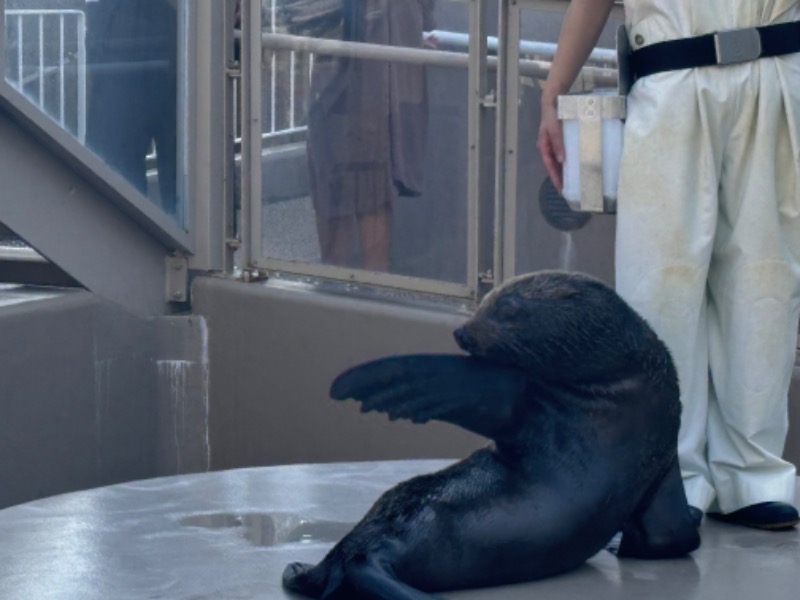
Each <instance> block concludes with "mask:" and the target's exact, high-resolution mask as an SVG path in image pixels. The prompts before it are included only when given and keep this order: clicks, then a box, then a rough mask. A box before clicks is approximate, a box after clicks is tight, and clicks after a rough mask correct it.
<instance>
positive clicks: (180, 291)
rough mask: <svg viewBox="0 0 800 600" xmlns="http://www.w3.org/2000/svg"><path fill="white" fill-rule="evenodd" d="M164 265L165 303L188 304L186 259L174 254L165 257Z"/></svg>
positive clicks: (187, 266) (187, 265)
mask: <svg viewBox="0 0 800 600" xmlns="http://www.w3.org/2000/svg"><path fill="white" fill-rule="evenodd" d="M165 264H166V277H165V278H164V279H165V282H166V294H167V302H188V300H189V263H188V262H187V260H186V257H185V256H183V255H182V254H179V253H176V254H173V255H171V256H167V257H166V261H165Z"/></svg>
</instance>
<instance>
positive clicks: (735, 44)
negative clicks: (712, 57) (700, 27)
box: [714, 27, 761, 65]
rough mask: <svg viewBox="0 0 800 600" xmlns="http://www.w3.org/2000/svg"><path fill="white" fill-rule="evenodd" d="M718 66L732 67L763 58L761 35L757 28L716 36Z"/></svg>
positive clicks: (721, 32) (715, 46)
mask: <svg viewBox="0 0 800 600" xmlns="http://www.w3.org/2000/svg"><path fill="white" fill-rule="evenodd" d="M714 49H715V50H716V52H717V64H718V65H732V64H736V63H742V62H749V61H751V60H756V59H758V58H761V34H760V33H759V32H758V29H756V28H755V27H750V28H748V29H729V30H728V31H718V32H717V33H715V34H714Z"/></svg>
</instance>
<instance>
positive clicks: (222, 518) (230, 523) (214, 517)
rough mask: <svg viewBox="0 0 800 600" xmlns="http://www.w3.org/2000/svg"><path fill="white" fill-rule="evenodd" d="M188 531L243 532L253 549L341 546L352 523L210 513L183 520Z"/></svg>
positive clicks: (252, 514)
mask: <svg viewBox="0 0 800 600" xmlns="http://www.w3.org/2000/svg"><path fill="white" fill-rule="evenodd" d="M179 522H180V524H181V525H184V526H185V527H200V528H203V529H241V535H242V536H243V537H244V538H245V539H246V540H247V541H248V542H250V543H251V544H253V545H254V546H259V547H267V546H278V545H281V544H296V543H301V544H313V543H319V542H338V541H339V540H340V539H342V538H343V537H344V536H345V534H347V533H348V532H349V531H350V530H351V529H352V528H353V526H354V524H353V523H342V522H339V521H323V520H316V519H306V518H303V517H300V516H299V515H294V514H287V513H272V514H259V513H245V514H235V513H211V514H204V515H189V516H187V517H184V518H182V519H181V520H180V521H179Z"/></svg>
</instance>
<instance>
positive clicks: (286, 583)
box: [283, 561, 342, 598]
mask: <svg viewBox="0 0 800 600" xmlns="http://www.w3.org/2000/svg"><path fill="white" fill-rule="evenodd" d="M341 581H342V575H341V570H339V571H338V572H337V573H335V574H334V576H333V577H331V575H330V570H329V565H328V563H327V561H323V562H322V563H320V564H318V565H316V566H315V565H309V564H306V563H299V562H294V563H291V564H288V565H286V568H285V569H284V570H283V587H285V588H286V589H287V590H292V591H293V592H297V593H299V594H303V595H304V596H308V597H309V598H325V597H326V596H328V595H329V593H330V592H331V591H332V590H335V589H336V588H338V587H339V585H340V584H341Z"/></svg>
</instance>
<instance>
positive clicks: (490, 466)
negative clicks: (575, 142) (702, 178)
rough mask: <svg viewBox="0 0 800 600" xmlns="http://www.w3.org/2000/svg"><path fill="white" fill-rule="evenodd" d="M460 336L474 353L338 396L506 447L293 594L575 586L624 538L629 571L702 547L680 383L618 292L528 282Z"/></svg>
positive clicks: (428, 489)
mask: <svg viewBox="0 0 800 600" xmlns="http://www.w3.org/2000/svg"><path fill="white" fill-rule="evenodd" d="M455 338H456V340H457V342H458V345H459V346H460V347H461V348H462V349H463V350H465V351H466V352H467V353H469V356H464V355H408V356H396V357H389V358H384V359H380V360H377V361H372V362H368V363H365V364H363V365H360V366H357V367H354V368H352V369H350V370H348V371H345V372H344V373H342V374H341V375H339V377H337V378H336V380H335V381H334V382H333V384H332V387H331V396H332V397H333V398H335V399H338V400H342V399H347V398H354V399H356V400H357V401H359V402H361V404H362V411H371V410H377V411H381V412H385V413H387V414H388V415H389V417H390V418H392V419H396V418H404V419H411V420H412V421H414V422H419V423H423V422H426V421H428V420H430V419H437V420H440V421H447V422H449V423H454V424H456V425H459V426H461V427H464V428H465V429H468V430H470V431H473V432H475V433H478V434H480V435H483V436H485V437H488V438H491V439H492V440H493V442H494V443H493V444H491V445H490V446H489V447H487V448H484V449H481V450H478V451H477V452H475V453H474V454H472V455H470V456H469V457H467V458H465V459H464V460H462V461H460V462H458V463H456V464H454V465H452V466H450V467H448V468H446V469H444V470H441V471H438V472H436V473H432V474H428V475H422V476H419V477H415V478H412V479H409V480H408V481H405V482H402V483H400V484H398V485H397V486H395V487H393V488H391V489H390V490H388V491H387V492H386V493H384V494H383V496H381V497H380V498H379V499H378V500H377V501H376V502H375V504H374V505H373V506H372V508H371V509H370V510H369V511H368V512H367V514H366V515H365V516H364V518H363V519H362V520H361V521H360V522H359V523H358V524H356V526H355V527H354V529H353V530H352V531H351V532H350V533H349V534H347V535H346V536H345V537H344V538H343V539H342V540H341V541H340V542H339V543H338V544H337V545H336V546H334V548H333V549H332V550H331V551H330V552H329V553H328V555H327V556H326V557H325V558H324V559H323V560H322V562H320V563H319V564H318V565H316V566H312V565H307V564H302V563H293V564H290V565H288V566H287V567H286V570H285V571H284V574H283V584H284V587H286V588H287V589H290V590H292V591H296V592H299V593H301V594H304V595H306V596H310V597H312V598H326V599H328V598H332V599H335V598H382V599H385V600H423V599H430V598H432V596H430V595H429V593H430V592H437V591H444V590H457V589H464V588H475V587H485V586H495V585H503V584H511V583H518V582H523V581H529V580H533V579H538V578H542V577H547V576H550V575H555V574H557V573H562V572H565V571H568V570H570V569H573V568H575V567H578V566H579V565H581V564H582V563H583V562H584V561H585V560H587V559H588V558H590V557H591V556H593V555H594V554H595V553H596V552H598V551H599V550H601V549H603V548H604V547H606V546H607V544H608V542H609V540H610V539H611V538H612V537H613V536H614V535H615V534H616V533H617V532H620V531H621V532H622V539H621V541H620V543H619V547H618V549H617V554H618V555H619V556H634V557H640V558H665V557H677V556H682V555H684V554H686V553H688V552H691V551H693V550H694V549H696V548H697V547H698V546H699V544H700V538H699V535H698V531H697V527H696V524H695V522H694V521H693V520H692V517H691V515H690V514H689V509H688V505H687V502H686V496H685V494H684V491H683V485H682V483H681V478H680V472H679V469H678V463H677V435H678V426H679V422H680V403H679V396H678V381H677V376H676V372H675V368H674V366H673V363H672V360H671V358H670V355H669V352H668V351H667V348H666V347H665V346H664V344H663V343H662V342H661V341H660V340H659V339H658V337H657V336H656V335H655V333H653V331H652V330H651V329H650V327H649V326H648V325H647V323H645V321H644V320H643V319H642V318H641V317H639V316H638V315H637V314H636V313H635V312H634V311H633V310H632V309H631V308H630V307H629V306H628V305H627V304H626V303H625V302H624V301H623V300H622V299H621V298H620V297H619V296H618V295H617V294H616V293H615V292H614V291H612V290H611V289H610V288H608V287H607V286H605V285H604V284H603V283H601V282H600V281H598V280H596V279H593V278H591V277H589V276H586V275H582V274H575V273H572V274H569V273H563V272H558V271H542V272H538V273H533V274H529V275H524V276H520V277H517V278H515V279H513V280H511V281H509V282H508V283H507V284H506V285H504V286H502V287H501V288H499V289H498V290H496V291H494V292H492V293H491V294H489V295H488V296H487V297H486V298H485V299H484V301H483V302H482V303H481V305H480V306H479V308H478V310H477V311H476V313H475V314H474V316H473V317H472V318H471V319H470V320H469V321H467V322H466V323H465V324H464V325H463V326H462V327H460V328H459V329H457V330H456V331H455Z"/></svg>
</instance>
